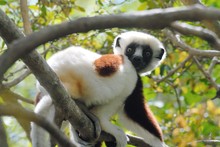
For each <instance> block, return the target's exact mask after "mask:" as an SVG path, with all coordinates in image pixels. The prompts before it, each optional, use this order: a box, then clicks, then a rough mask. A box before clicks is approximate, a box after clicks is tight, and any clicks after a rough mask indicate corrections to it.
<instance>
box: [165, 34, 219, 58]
mask: <svg viewBox="0 0 220 147" xmlns="http://www.w3.org/2000/svg"><path fill="white" fill-rule="evenodd" d="M165 33H166V35H167V36H168V38H170V40H171V41H172V43H173V44H174V45H176V46H179V47H180V48H181V49H182V50H184V51H187V52H188V53H189V54H191V55H194V56H203V57H214V56H220V51H216V50H199V49H196V48H192V47H191V46H189V45H187V44H186V43H185V42H183V41H182V40H181V39H180V37H179V35H177V34H175V35H174V34H173V33H172V32H171V31H169V30H166V31H165Z"/></svg>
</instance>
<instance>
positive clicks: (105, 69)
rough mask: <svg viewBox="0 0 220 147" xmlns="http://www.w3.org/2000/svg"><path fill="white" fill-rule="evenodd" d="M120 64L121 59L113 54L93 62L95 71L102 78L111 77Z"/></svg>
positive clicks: (121, 62)
mask: <svg viewBox="0 0 220 147" xmlns="http://www.w3.org/2000/svg"><path fill="white" fill-rule="evenodd" d="M121 64H123V57H122V56H120V55H113V54H107V55H103V56H101V57H100V58H98V59H97V60H95V62H94V65H95V70H96V71H97V73H98V74H99V75H100V76H103V77H107V76H111V75H113V74H114V73H115V72H117V71H118V69H119V67H120V65H121Z"/></svg>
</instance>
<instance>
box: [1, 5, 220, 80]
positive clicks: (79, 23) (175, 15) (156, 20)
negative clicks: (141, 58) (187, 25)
mask: <svg viewBox="0 0 220 147" xmlns="http://www.w3.org/2000/svg"><path fill="white" fill-rule="evenodd" d="M1 13H2V12H0V16H1V15H2V14H1ZM3 18H4V17H3ZM203 19H212V20H216V19H220V11H219V10H218V9H214V8H205V7H202V6H199V5H195V6H190V7H182V8H167V9H154V10H149V11H142V12H136V13H126V14H118V15H103V16H95V17H88V18H80V19H77V20H74V21H70V22H65V23H63V24H60V25H55V26H51V27H46V28H45V29H42V30H41V31H39V32H36V33H33V34H31V35H30V36H28V37H25V38H21V39H20V40H18V41H16V42H14V43H13V44H12V45H11V46H10V49H9V50H8V51H7V52H5V54H3V55H2V56H1V58H0V66H1V65H3V64H4V66H3V67H2V69H1V71H0V80H2V78H3V74H4V73H5V71H6V70H7V69H8V68H9V67H10V66H11V65H12V64H13V63H14V62H15V61H16V60H17V59H18V58H20V57H21V56H22V55H25V54H27V53H29V52H30V51H32V50H33V49H34V48H36V47H37V46H39V45H40V44H43V43H46V42H48V41H51V40H54V39H57V38H60V37H63V36H65V35H68V34H71V33H79V32H88V31H90V30H95V29H106V28H113V27H120V28H122V27H139V28H148V29H162V28H164V27H166V26H169V25H170V24H171V23H172V22H173V21H176V20H188V21H200V20H203ZM137 22H138V23H137ZM1 25H2V20H0V26H1ZM4 34H5V32H4V31H3V32H1V36H3V38H6V37H7V36H8V35H6V36H4ZM33 40H34V41H33ZM15 49H16V51H17V52H16V53H15V52H14V50H15ZM18 49H19V51H18ZM9 55H10V58H11V60H8V56H9Z"/></svg>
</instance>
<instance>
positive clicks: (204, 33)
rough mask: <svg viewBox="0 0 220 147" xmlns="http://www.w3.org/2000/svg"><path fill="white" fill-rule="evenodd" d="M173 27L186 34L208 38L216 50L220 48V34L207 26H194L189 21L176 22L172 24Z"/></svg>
mask: <svg viewBox="0 0 220 147" xmlns="http://www.w3.org/2000/svg"><path fill="white" fill-rule="evenodd" d="M171 27H172V29H174V30H176V31H177V32H179V33H181V34H184V35H194V36H198V37H200V38H202V39H204V40H206V41H207V42H208V43H209V44H210V45H212V46H213V47H214V48H215V49H216V50H220V40H219V38H218V36H217V35H216V34H215V33H214V32H212V31H210V30H208V29H205V28H202V27H199V26H192V25H189V24H187V23H180V22H174V23H172V24H171Z"/></svg>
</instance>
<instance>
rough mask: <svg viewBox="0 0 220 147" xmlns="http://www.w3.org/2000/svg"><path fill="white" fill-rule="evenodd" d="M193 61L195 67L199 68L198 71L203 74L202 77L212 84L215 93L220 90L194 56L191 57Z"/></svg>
mask: <svg viewBox="0 0 220 147" xmlns="http://www.w3.org/2000/svg"><path fill="white" fill-rule="evenodd" d="M193 60H194V61H195V63H196V65H197V67H198V68H199V70H200V71H201V72H202V73H203V75H204V76H205V77H206V78H207V79H208V80H209V82H210V83H211V84H212V86H214V87H215V89H216V90H217V91H218V90H220V86H219V85H218V84H217V83H216V82H215V81H214V79H213V78H212V77H211V75H210V74H209V73H208V72H207V71H206V70H205V69H204V68H203V67H202V65H201V64H200V62H199V60H198V59H197V58H196V57H195V56H194V57H193Z"/></svg>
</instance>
